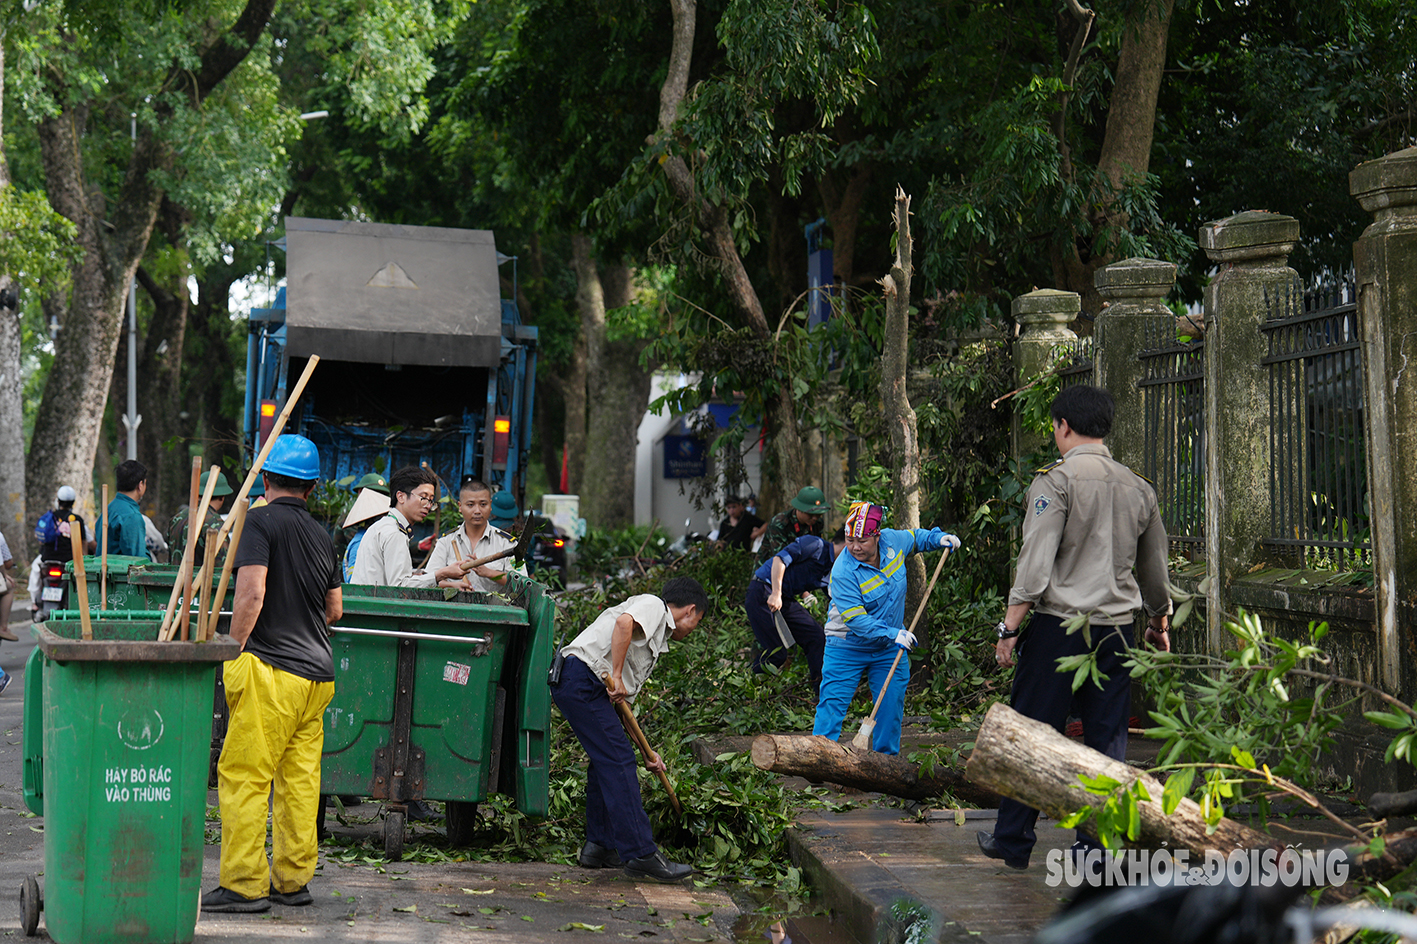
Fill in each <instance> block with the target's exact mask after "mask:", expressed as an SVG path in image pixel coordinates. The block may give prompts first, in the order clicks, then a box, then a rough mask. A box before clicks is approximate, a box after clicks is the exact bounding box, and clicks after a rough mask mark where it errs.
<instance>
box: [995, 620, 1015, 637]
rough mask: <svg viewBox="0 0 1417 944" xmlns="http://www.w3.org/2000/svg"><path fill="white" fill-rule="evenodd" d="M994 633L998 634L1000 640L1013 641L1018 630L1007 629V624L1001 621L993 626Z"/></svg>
mask: <svg viewBox="0 0 1417 944" xmlns="http://www.w3.org/2000/svg"><path fill="white" fill-rule="evenodd" d="M994 632H995V633H997V634H998V636H999V638H1000V639H1013V638H1014V637H1015V636H1017V635H1018V630H1016V629H1009V624H1008V623H1006V622H1004V621H1003V620H999V622H998V623H997V624H996V625H995V626H994Z"/></svg>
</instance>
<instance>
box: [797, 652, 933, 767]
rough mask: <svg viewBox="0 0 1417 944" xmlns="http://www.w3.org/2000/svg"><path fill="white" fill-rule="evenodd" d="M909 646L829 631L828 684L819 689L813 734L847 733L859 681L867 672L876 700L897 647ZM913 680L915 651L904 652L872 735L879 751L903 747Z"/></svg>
mask: <svg viewBox="0 0 1417 944" xmlns="http://www.w3.org/2000/svg"><path fill="white" fill-rule="evenodd" d="M898 652H901V653H903V652H904V650H902V649H901V647H900V646H897V645H896V644H895V643H894V642H887V641H882V640H869V639H860V638H858V637H856V636H844V637H843V636H828V637H827V647H826V655H825V657H824V658H823V659H822V687H821V689H820V691H819V692H818V693H817V721H816V724H814V725H813V726H812V733H813V734H820V735H824V736H826V737H829V738H831V739H832V740H836V739H837V738H839V737H841V722H842V720H843V719H845V718H846V710H847V709H848V708H850V707H851V699H852V697H853V696H854V695H855V694H856V686H858V685H860V684H861V676H862V675H865V676H866V678H867V680H868V681H869V682H870V683H871V701H872V703H873V704H874V703H875V700H876V698H878V697H879V696H880V692H881V685H882V684H883V683H884V682H885V680H886V675H887V673H889V672H890V670H891V665H892V664H893V663H894V662H895V657H896V653H898ZM909 681H910V656H909V654H908V653H907V654H903V655H902V656H901V660H900V665H897V666H896V669H895V674H894V675H891V681H890V685H889V686H887V688H886V700H885V701H884V702H882V703H881V709H880V711H878V712H876V730H875V732H874V733H873V734H872V736H871V749H872V750H874V751H876V752H877V753H879V754H899V753H900V722H901V719H902V718H903V717H904V716H905V684H906V683H907V682H909Z"/></svg>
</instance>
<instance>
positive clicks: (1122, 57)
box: [1054, 0, 1175, 313]
mask: <svg viewBox="0 0 1417 944" xmlns="http://www.w3.org/2000/svg"><path fill="white" fill-rule="evenodd" d="M1174 5H1175V0H1157V2H1155V3H1142V4H1138V5H1137V7H1136V10H1135V11H1134V12H1133V13H1132V15H1131V16H1129V17H1128V18H1127V23H1126V25H1125V26H1124V27H1123V30H1122V48H1121V51H1120V52H1119V54H1118V57H1117V74H1116V80H1115V82H1114V83H1113V86H1112V97H1111V100H1110V102H1109V103H1108V106H1107V127H1106V131H1105V132H1104V135H1103V139H1102V150H1101V152H1100V154H1099V155H1098V158H1097V167H1098V170H1099V171H1101V173H1102V175H1103V176H1105V177H1106V178H1107V180H1108V182H1109V183H1110V185H1111V186H1112V187H1113V188H1118V187H1123V186H1126V185H1128V184H1133V183H1135V182H1136V181H1137V180H1139V179H1140V178H1143V177H1145V176H1146V174H1147V172H1148V171H1149V169H1150V166H1151V142H1152V138H1153V136H1154V134H1155V129H1156V100H1157V96H1158V94H1159V93H1160V90H1161V76H1162V72H1163V70H1164V68H1165V66H1166V44H1167V39H1168V36H1169V34H1170V30H1171V14H1172V10H1173V8H1174ZM1061 146H1063V147H1064V148H1065V147H1066V145H1065V144H1063V145H1061ZM1064 155H1065V156H1064V159H1065V160H1066V151H1064ZM1092 205H1093V207H1094V208H1095V209H1094V210H1093V213H1092V231H1093V232H1094V233H1096V234H1102V233H1104V232H1105V231H1106V229H1108V228H1109V227H1126V226H1128V225H1129V222H1130V221H1129V219H1128V217H1127V215H1126V214H1125V213H1123V212H1121V211H1120V210H1119V209H1117V207H1116V201H1115V200H1114V199H1113V198H1112V196H1111V194H1109V193H1101V192H1099V193H1096V194H1094V199H1093V201H1092ZM1093 242H1094V244H1095V242H1096V237H1094V240H1093ZM1055 252H1057V253H1058V255H1057V256H1056V258H1055V262H1054V270H1055V272H1057V273H1058V274H1059V275H1061V279H1060V280H1059V287H1060V288H1064V289H1066V290H1068V291H1072V292H1077V293H1078V294H1079V295H1081V296H1082V310H1083V311H1085V312H1094V313H1095V312H1097V311H1099V310H1101V307H1102V296H1101V295H1099V294H1098V292H1097V287H1096V286H1095V284H1094V283H1093V276H1094V275H1095V274H1096V272H1097V270H1098V269H1100V268H1102V267H1103V266H1105V265H1108V264H1109V263H1112V262H1114V261H1116V257H1115V255H1114V254H1113V253H1091V254H1088V255H1087V256H1086V257H1084V255H1083V254H1082V253H1081V252H1080V251H1079V249H1078V246H1077V241H1076V240H1075V241H1074V242H1073V245H1072V246H1070V247H1064V248H1063V249H1061V250H1055Z"/></svg>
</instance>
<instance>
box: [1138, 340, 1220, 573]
mask: <svg viewBox="0 0 1417 944" xmlns="http://www.w3.org/2000/svg"><path fill="white" fill-rule="evenodd" d="M1144 338H1145V343H1144V344H1143V350H1142V351H1141V352H1140V353H1139V354H1138V355H1137V359H1138V360H1139V361H1141V366H1142V370H1141V379H1140V380H1138V381H1137V386H1138V387H1139V388H1140V390H1141V395H1142V410H1143V412H1144V415H1145V423H1146V448H1145V452H1144V454H1143V456H1144V458H1143V468H1142V474H1143V475H1145V476H1146V477H1147V478H1148V479H1150V480H1151V482H1152V484H1153V485H1154V486H1155V487H1156V499H1157V502H1158V504H1159V505H1160V506H1161V520H1162V521H1163V522H1164V523H1165V525H1166V534H1167V535H1168V536H1169V537H1170V539H1171V549H1172V553H1174V554H1178V555H1180V556H1184V557H1186V558H1188V559H1191V560H1194V559H1196V557H1198V556H1202V555H1203V553H1204V550H1205V524H1204V523H1205V341H1204V340H1187V341H1181V340H1178V332H1177V319H1176V318H1175V317H1174V316H1171V315H1163V316H1158V317H1157V318H1155V319H1154V321H1153V322H1151V323H1148V325H1147V327H1146V329H1145V334H1144Z"/></svg>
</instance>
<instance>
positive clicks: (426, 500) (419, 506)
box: [350, 465, 470, 588]
mask: <svg viewBox="0 0 1417 944" xmlns="http://www.w3.org/2000/svg"><path fill="white" fill-rule="evenodd" d="M435 482H437V479H436V478H435V477H434V475H433V473H432V472H431V471H429V470H428V469H425V468H422V467H421V466H416V465H410V466H404V467H403V468H402V469H399V470H398V471H397V472H395V473H394V474H393V475H391V476H389V491H390V493H391V495H390V498H389V504H390V508H389V513H388V514H386V515H385V516H384V517H382V518H380V519H379V520H378V521H376V522H375V523H374V524H373V525H372V526H371V527H370V528H369V530H368V531H366V532H365V533H364V540H363V541H361V542H360V544H359V555H358V556H357V557H356V558H355V560H354V576H353V579H352V580H351V581H350V582H351V583H362V584H372V585H374V586H381V587H429V588H431V587H434V586H436V585H437V583H438V581H440V580H443V579H445V578H446V579H448V580H461V579H462V577H463V574H464V573H466V571H465V570H464V569H463V568H462V567H461V566H459V565H458V564H452V565H451V566H447V567H443V568H442V569H440V570H435V571H433V572H431V573H425V572H424V571H421V570H414V569H413V555H412V554H410V553H409V550H408V538H409V535H410V533H411V525H414V524H417V523H418V522H420V521H422V520H423V519H424V518H426V517H427V516H428V513H429V512H431V511H432V510H433V505H434V498H433V495H434V483H435ZM469 563H470V562H469Z"/></svg>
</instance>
